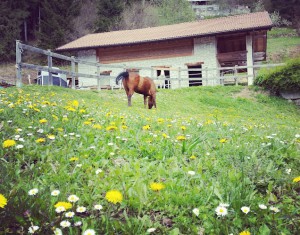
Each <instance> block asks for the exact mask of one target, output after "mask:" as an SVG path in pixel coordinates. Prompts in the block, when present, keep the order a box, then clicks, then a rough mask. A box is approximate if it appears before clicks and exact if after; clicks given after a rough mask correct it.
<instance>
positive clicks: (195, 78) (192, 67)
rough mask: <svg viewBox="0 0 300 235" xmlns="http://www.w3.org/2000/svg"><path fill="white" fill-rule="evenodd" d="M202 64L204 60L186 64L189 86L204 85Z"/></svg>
mask: <svg viewBox="0 0 300 235" xmlns="http://www.w3.org/2000/svg"><path fill="white" fill-rule="evenodd" d="M202 64H203V62H198V63H188V64H185V65H186V66H187V67H188V75H189V86H202Z"/></svg>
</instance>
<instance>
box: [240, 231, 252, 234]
mask: <svg viewBox="0 0 300 235" xmlns="http://www.w3.org/2000/svg"><path fill="white" fill-rule="evenodd" d="M240 235H251V233H250V232H249V231H243V232H240Z"/></svg>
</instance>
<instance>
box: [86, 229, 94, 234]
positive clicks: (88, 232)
mask: <svg viewBox="0 0 300 235" xmlns="http://www.w3.org/2000/svg"><path fill="white" fill-rule="evenodd" d="M95 234H96V232H95V230H94V229H87V230H85V231H84V233H83V235H95Z"/></svg>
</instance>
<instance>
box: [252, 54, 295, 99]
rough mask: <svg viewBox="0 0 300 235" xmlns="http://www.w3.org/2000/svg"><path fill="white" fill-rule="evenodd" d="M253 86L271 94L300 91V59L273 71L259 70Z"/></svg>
mask: <svg viewBox="0 0 300 235" xmlns="http://www.w3.org/2000/svg"><path fill="white" fill-rule="evenodd" d="M254 84H255V85H257V86H261V87H263V88H265V89H267V90H269V91H270V92H271V93H273V94H279V92H280V91H300V57H299V58H295V59H292V60H290V61H288V62H287V64H286V65H284V66H280V67H276V68H273V69H261V70H260V71H259V74H258V76H257V77H256V79H255V81H254Z"/></svg>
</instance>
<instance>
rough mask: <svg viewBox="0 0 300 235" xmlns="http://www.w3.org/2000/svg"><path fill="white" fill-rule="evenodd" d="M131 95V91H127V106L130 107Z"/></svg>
mask: <svg viewBox="0 0 300 235" xmlns="http://www.w3.org/2000/svg"><path fill="white" fill-rule="evenodd" d="M132 95H133V91H131V90H129V91H128V93H127V99H128V106H131V97H132Z"/></svg>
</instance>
